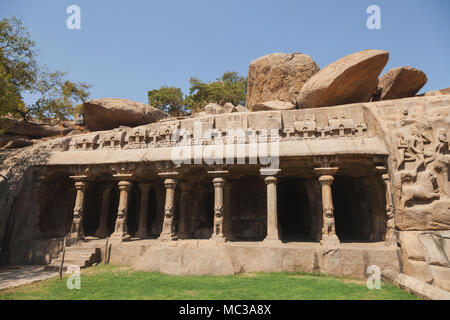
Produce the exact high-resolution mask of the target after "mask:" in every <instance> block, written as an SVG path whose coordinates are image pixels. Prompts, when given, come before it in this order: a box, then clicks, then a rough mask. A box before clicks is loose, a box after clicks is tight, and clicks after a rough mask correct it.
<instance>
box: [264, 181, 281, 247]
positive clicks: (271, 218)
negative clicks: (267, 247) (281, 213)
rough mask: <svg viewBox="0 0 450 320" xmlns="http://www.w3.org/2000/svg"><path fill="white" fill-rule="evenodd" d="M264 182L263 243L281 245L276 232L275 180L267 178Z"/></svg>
mask: <svg viewBox="0 0 450 320" xmlns="http://www.w3.org/2000/svg"><path fill="white" fill-rule="evenodd" d="M264 182H265V183H266V186H267V236H266V238H265V239H264V242H273V243H281V240H280V236H279V232H278V212H277V178H275V177H274V176H268V177H266V178H265V179H264Z"/></svg>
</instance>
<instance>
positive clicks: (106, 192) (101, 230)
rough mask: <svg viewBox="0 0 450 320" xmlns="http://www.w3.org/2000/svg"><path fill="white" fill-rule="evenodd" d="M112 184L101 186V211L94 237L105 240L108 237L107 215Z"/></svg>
mask: <svg viewBox="0 0 450 320" xmlns="http://www.w3.org/2000/svg"><path fill="white" fill-rule="evenodd" d="M111 188H112V184H110V183H105V184H103V185H102V209H101V212H100V221H99V227H98V229H97V231H95V236H97V237H99V238H105V237H106V236H107V235H108V215H109V201H110V192H111Z"/></svg>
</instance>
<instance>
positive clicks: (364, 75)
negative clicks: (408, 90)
mask: <svg viewBox="0 0 450 320" xmlns="http://www.w3.org/2000/svg"><path fill="white" fill-rule="evenodd" d="M388 58H389V52H387V51H382V50H363V51H360V52H356V53H353V54H350V55H348V56H345V57H343V58H341V59H339V60H337V61H335V62H333V63H331V64H329V65H328V66H326V67H325V68H323V69H322V70H320V71H319V72H317V73H316V74H315V75H314V76H312V77H311V79H309V80H308V81H307V82H306V83H305V84H304V85H303V87H302V89H301V90H300V93H299V95H298V96H297V106H298V107H299V108H300V109H303V108H317V107H327V106H335V105H341V104H347V103H356V102H367V101H369V100H370V98H371V97H372V94H373V93H374V92H375V90H376V88H377V85H378V76H379V75H380V72H381V71H382V70H383V68H384V66H385V65H386V63H387V61H388Z"/></svg>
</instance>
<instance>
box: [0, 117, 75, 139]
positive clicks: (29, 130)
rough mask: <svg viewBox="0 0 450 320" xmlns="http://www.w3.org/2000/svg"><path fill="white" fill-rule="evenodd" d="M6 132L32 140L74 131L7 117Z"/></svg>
mask: <svg viewBox="0 0 450 320" xmlns="http://www.w3.org/2000/svg"><path fill="white" fill-rule="evenodd" d="M5 128H6V132H7V133H9V134H15V135H21V136H27V137H32V138H43V137H51V136H58V135H65V134H67V133H69V132H70V131H72V130H73V129H72V128H64V127H61V126H59V125H47V124H42V123H38V122H34V121H24V120H19V119H15V118H10V117H7V118H6V119H5Z"/></svg>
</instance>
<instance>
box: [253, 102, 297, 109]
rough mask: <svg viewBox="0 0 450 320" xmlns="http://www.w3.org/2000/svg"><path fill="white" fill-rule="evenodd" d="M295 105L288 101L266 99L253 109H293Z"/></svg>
mask: <svg viewBox="0 0 450 320" xmlns="http://www.w3.org/2000/svg"><path fill="white" fill-rule="evenodd" d="M292 109H295V105H294V104H293V103H290V102H286V101H265V102H261V103H257V104H255V105H254V106H253V111H268V110H292Z"/></svg>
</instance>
